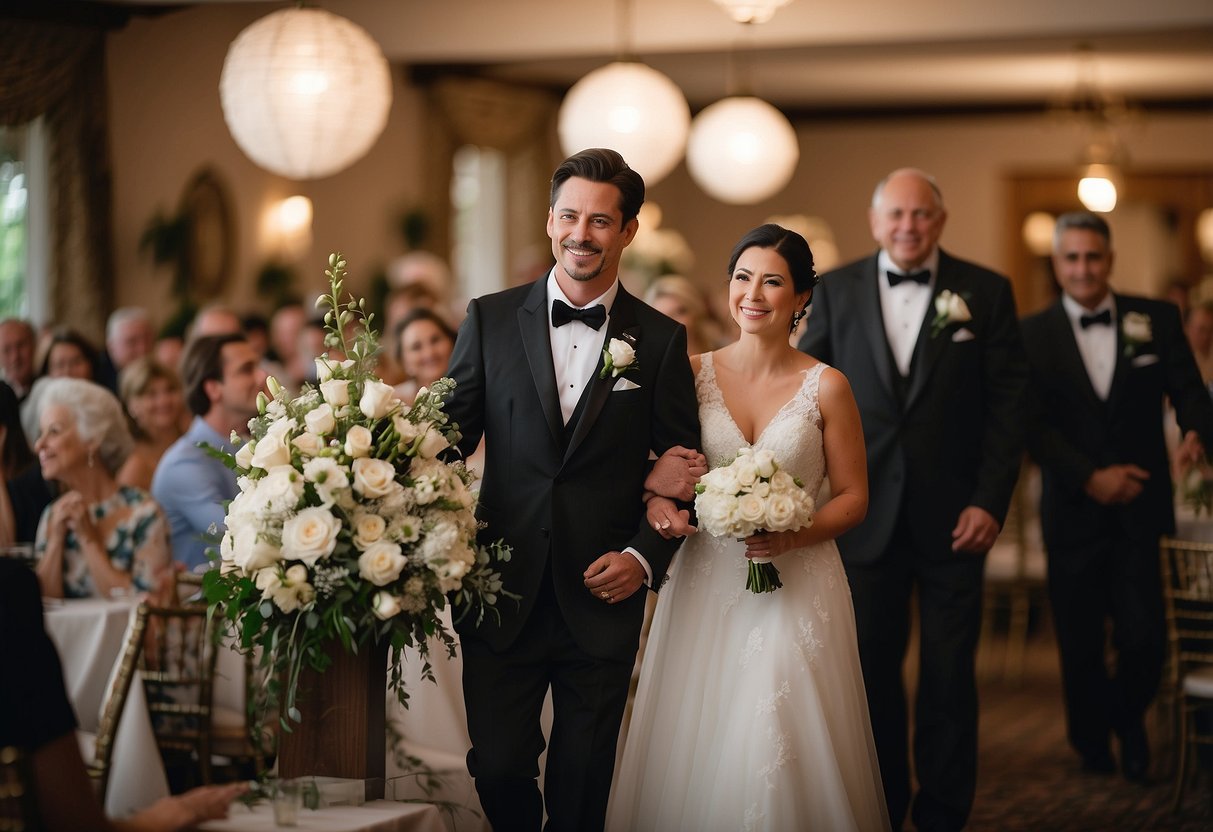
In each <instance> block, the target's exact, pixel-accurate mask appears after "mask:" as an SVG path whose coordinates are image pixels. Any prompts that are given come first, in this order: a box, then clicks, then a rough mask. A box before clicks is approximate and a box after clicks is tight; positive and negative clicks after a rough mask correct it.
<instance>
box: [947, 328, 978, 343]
mask: <svg viewBox="0 0 1213 832" xmlns="http://www.w3.org/2000/svg"><path fill="white" fill-rule="evenodd" d="M976 337H977V336H976V335H974V334H973V330H971V329H966V328H965V327H961V328H960V329H958V330H956V331H955V332H953V333H952V343H953V344H959V343H960V342H961V341H972V340H973V339H974V338H976Z"/></svg>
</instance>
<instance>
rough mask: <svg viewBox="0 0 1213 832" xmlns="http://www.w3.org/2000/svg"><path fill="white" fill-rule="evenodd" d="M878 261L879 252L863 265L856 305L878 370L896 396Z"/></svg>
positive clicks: (873, 361)
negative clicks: (882, 310)
mask: <svg viewBox="0 0 1213 832" xmlns="http://www.w3.org/2000/svg"><path fill="white" fill-rule="evenodd" d="M876 262H877V261H876V256H875V255H873V256H872V257H871V258H870V259H868V260H866V261H864V263H863V265H862V266H861V268H862V269H863V272H862V274H861V275H860V279H859V282H858V287H859V303H858V304H856V307H857V309H858V312H859V315H860V317H861V318H862V321H863V332H864V335H865V336H866V337H867V339H868V346H869V347H870V349H871V352H872V363H874V364H875V365H876V374H877V375H878V376H879V377H880V383H881V384H883V385H884V389H885V390H886V391H887V392H888V394H889V396H890V398H892V399H895V398H896V396H897V394H896V388H895V387H894V386H893V355H892V352H891V351H890V349H889V339H888V336H887V335H885V330H884V315H883V314H882V313H881V311H880V286H879V281H880V279H881V275H880V270H879V269H878V268H877V264H876Z"/></svg>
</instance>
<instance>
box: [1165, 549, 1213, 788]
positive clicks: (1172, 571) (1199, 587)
mask: <svg viewBox="0 0 1213 832" xmlns="http://www.w3.org/2000/svg"><path fill="white" fill-rule="evenodd" d="M1159 550H1160V559H1161V568H1162V582H1163V599H1164V602H1165V605H1166V616H1167V652H1168V656H1167V678H1166V679H1165V680H1164V686H1163V687H1164V691H1165V690H1167V689H1169V690H1170V691H1171V692H1172V695H1173V696H1174V698H1175V707H1174V725H1175V748H1176V750H1177V753H1178V764H1177V765H1176V767H1175V768H1176V772H1175V796H1174V801H1173V808H1174V809H1176V810H1178V808H1179V806H1180V803H1181V802H1182V800H1183V791H1184V788H1185V784H1186V782H1187V780H1188V778H1189V775H1190V774H1191V773H1192V770H1194V769H1195V765H1194V762H1195V757H1196V752H1197V749H1198V748H1199V747H1200V746H1201V745H1208V746H1213V729H1210V728H1209V727H1208V725H1209V723H1208V722H1203V723H1202V721H1201V720H1200V719H1199V718H1198V717H1200V716H1201V715H1202V714H1203V715H1204V716H1205V717H1206V718H1207V719H1213V544H1209V543H1196V542H1192V541H1185V540H1175V539H1172V538H1167V537H1164V538H1163V539H1162V541H1161V543H1160V546H1159Z"/></svg>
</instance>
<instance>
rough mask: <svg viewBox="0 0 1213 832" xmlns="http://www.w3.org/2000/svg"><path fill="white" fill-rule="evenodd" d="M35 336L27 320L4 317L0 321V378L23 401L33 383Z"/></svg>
mask: <svg viewBox="0 0 1213 832" xmlns="http://www.w3.org/2000/svg"><path fill="white" fill-rule="evenodd" d="M36 345H37V336H35V335H34V328H33V327H32V326H30V324H29V322H28V321H23V320H21V319H20V318H5V319H4V320H2V321H0V378H2V379H3V380H4V381H6V382H8V386H9V387H11V388H13V392H14V393H16V394H17V399H18V400H20V401H25V397H26V396H28V395H29V391H30V388H31V387H32V386H33V384H34V376H35V374H34V349H35V347H36Z"/></svg>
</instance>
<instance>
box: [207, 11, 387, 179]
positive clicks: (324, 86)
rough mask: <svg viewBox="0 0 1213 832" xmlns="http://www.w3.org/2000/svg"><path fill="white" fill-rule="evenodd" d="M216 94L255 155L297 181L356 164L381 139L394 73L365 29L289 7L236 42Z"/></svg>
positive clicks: (274, 170)
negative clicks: (392, 73)
mask: <svg viewBox="0 0 1213 832" xmlns="http://www.w3.org/2000/svg"><path fill="white" fill-rule="evenodd" d="M219 97H220V101H221V103H222V105H223V118H224V120H225V121H226V122H227V125H228V129H229V130H231V133H232V138H234V139H235V140H236V144H237V145H239V146H240V149H241V150H243V151H244V152H245V154H247V155H248V157H249V158H250V159H252V160H253V161H254V162H256V163H257V164H258V165H259V166H261V167H263V168H265V169H266V170H268V171H271V172H272V173H277V174H280V175H282V176H286V177H289V178H291V179H318V178H320V177H323V176H329V175H331V174H334V173H337V172H338V171H340V170H343V169H344V168H346V167H348V166H349V165H351V164H353V163H354V162H355V161H357V160H358V159H360V158H361V157H362V156H363V155H364V154H365V153H366V152H367V151H368V150H369V149H370V148H371V145H373V144H374V143H375V140H376V139H378V138H379V134H380V133H382V132H383V128H384V125H385V124H386V123H387V116H388V110H389V109H390V108H391V103H392V82H391V73H390V71H389V69H388V63H387V59H386V58H384V56H383V50H382V49H380V48H379V44H378V43H376V42H375V40H374V39H373V38H372V37H371V36H370V35H369V34H367V32H366V30H365V29H363V28H362V27H361V26H358V25H357V24H355V23H353V22H351V21H349V20H346V19H345V18H343V17H338V16H337V15H335V14H331V13H329V12H326V11H323V10H321V9H283V10H282V11H277V12H274V13H273V14H270V15H267V16H266V17H263V18H261V19H260V20H258V21H256V22H255V23H253V24H252V25H250V26H249V27H248V28H246V29H245V30H244V31H242V32H241V33H240V34H239V35H237V36H236V39H235V40H234V41H233V42H232V45H231V47H230V48H229V49H228V52H227V57H226V58H225V59H224V61H223V72H222V74H221V75H220V78H219Z"/></svg>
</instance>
